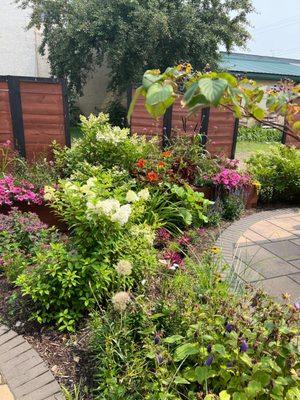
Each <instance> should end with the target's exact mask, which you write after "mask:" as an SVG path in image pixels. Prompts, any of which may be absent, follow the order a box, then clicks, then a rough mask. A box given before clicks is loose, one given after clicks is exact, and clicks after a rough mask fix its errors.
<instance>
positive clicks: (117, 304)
mask: <svg viewBox="0 0 300 400" xmlns="http://www.w3.org/2000/svg"><path fill="white" fill-rule="evenodd" d="M129 302H130V296H129V294H128V293H127V292H118V293H116V294H115V295H114V296H113V298H112V303H113V305H114V309H115V310H116V311H120V312H122V311H125V310H126V307H127V304H128V303H129Z"/></svg>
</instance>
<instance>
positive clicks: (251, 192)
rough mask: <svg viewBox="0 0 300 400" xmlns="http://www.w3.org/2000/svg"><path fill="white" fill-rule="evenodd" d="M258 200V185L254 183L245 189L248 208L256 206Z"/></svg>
mask: <svg viewBox="0 0 300 400" xmlns="http://www.w3.org/2000/svg"><path fill="white" fill-rule="evenodd" d="M257 201H258V192H257V187H256V186H254V185H252V186H250V187H249V188H248V189H247V190H245V207H246V209H249V208H255V207H256V206H257Z"/></svg>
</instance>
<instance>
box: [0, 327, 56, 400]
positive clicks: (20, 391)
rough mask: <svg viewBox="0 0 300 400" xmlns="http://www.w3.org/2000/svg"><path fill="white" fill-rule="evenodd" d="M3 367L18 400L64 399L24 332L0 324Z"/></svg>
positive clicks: (0, 348)
mask: <svg viewBox="0 0 300 400" xmlns="http://www.w3.org/2000/svg"><path fill="white" fill-rule="evenodd" d="M0 371H1V373H2V374H3V377H4V379H5V381H6V383H7V385H8V386H9V388H10V390H11V392H12V394H13V395H14V397H15V400H62V399H63V397H62V395H61V389H60V386H59V384H58V383H57V381H56V380H55V378H54V376H53V375H52V373H51V372H50V371H49V368H48V366H47V365H46V363H45V362H44V361H43V359H42V358H41V357H40V356H39V354H38V353H37V352H36V351H35V350H34V349H33V348H32V346H31V345H30V344H29V343H28V342H27V341H26V340H25V339H24V337H23V336H21V335H18V334H17V333H16V332H14V331H12V330H11V329H9V328H8V327H7V326H5V325H2V324H0Z"/></svg>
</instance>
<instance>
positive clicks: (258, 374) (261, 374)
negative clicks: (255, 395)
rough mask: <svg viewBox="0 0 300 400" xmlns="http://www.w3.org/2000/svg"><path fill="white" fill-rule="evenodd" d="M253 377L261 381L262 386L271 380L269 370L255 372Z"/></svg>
mask: <svg viewBox="0 0 300 400" xmlns="http://www.w3.org/2000/svg"><path fill="white" fill-rule="evenodd" d="M253 379H254V380H255V381H258V382H260V383H261V385H262V387H265V386H267V385H268V384H269V383H270V381H271V377H270V374H268V373H267V372H263V371H257V372H255V374H254V375H253Z"/></svg>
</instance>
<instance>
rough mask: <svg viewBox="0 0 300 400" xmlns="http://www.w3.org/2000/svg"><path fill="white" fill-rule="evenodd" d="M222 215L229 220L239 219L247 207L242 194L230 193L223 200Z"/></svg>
mask: <svg viewBox="0 0 300 400" xmlns="http://www.w3.org/2000/svg"><path fill="white" fill-rule="evenodd" d="M222 208H223V210H222V216H223V218H224V219H226V220H228V221H234V220H236V219H239V218H240V216H241V215H242V212H243V211H244V209H245V206H244V201H243V199H242V198H241V197H240V196H237V195H234V194H229V195H228V196H227V197H225V198H224V199H223V200H222Z"/></svg>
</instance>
